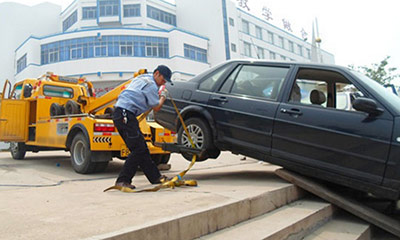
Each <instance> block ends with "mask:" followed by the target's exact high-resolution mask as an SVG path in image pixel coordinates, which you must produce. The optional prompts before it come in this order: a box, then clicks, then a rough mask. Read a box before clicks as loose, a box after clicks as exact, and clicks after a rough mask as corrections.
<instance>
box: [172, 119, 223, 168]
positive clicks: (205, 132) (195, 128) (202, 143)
mask: <svg viewBox="0 0 400 240" xmlns="http://www.w3.org/2000/svg"><path fill="white" fill-rule="evenodd" d="M185 125H186V127H187V129H188V132H189V134H190V136H191V138H192V140H193V144H194V145H195V148H198V149H203V150H205V151H204V154H203V155H202V156H200V157H199V158H197V159H196V161H204V160H207V159H208V158H209V157H214V158H215V157H217V156H218V155H219V152H220V151H219V150H218V149H216V147H215V146H214V144H213V139H212V134H211V129H210V127H209V126H208V124H207V123H206V122H205V121H204V120H202V119H200V118H189V119H187V120H185ZM178 144H180V145H184V146H185V147H192V145H191V143H190V141H189V137H188V136H187V134H186V132H185V130H184V129H183V126H181V127H180V128H179V131H178ZM216 152H218V154H215V153H216ZM210 153H212V154H211V155H212V156H211V155H210ZM182 156H183V157H184V158H185V159H187V160H189V161H191V160H192V155H191V154H188V153H182Z"/></svg>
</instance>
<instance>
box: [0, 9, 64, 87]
mask: <svg viewBox="0 0 400 240" xmlns="http://www.w3.org/2000/svg"><path fill="white" fill-rule="evenodd" d="M60 13H61V7H60V6H58V5H55V4H51V3H42V4H38V5H36V6H33V7H29V6H25V5H22V4H18V3H10V2H6V3H0V23H1V24H0V32H1V33H2V37H1V38H0V53H1V58H0V69H1V71H0V86H1V87H2V86H3V84H4V80H5V79H9V80H11V81H14V74H15V73H16V72H15V71H16V61H17V60H18V59H15V58H14V57H15V56H14V51H15V49H16V48H17V47H18V46H20V45H21V44H22V43H23V42H24V41H25V40H26V39H27V38H28V37H29V36H31V35H36V36H45V35H48V34H52V33H56V32H59V31H60V30H61V28H60V25H59V20H58V19H59V17H60ZM27 57H28V58H29V57H30V56H29V55H28V56H27Z"/></svg>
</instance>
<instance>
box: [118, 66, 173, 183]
mask: <svg viewBox="0 0 400 240" xmlns="http://www.w3.org/2000/svg"><path fill="white" fill-rule="evenodd" d="M171 74H172V73H171V70H170V69H169V68H168V67H167V66H164V65H160V66H158V67H157V68H156V69H155V70H154V72H153V74H143V75H139V76H138V77H136V78H135V79H133V80H132V82H131V83H130V84H129V86H128V87H127V88H126V89H125V90H124V91H123V92H122V93H121V94H120V95H119V96H118V100H117V103H116V104H115V111H114V114H113V121H114V125H115V127H116V128H117V129H118V132H119V134H120V135H121V137H122V138H123V139H124V142H125V144H126V146H127V147H128V148H129V150H130V152H131V153H130V154H129V156H128V158H127V159H126V160H125V163H124V166H123V168H122V170H121V172H120V173H119V176H118V178H117V181H116V183H115V185H116V186H119V187H128V188H131V189H134V188H135V186H134V185H132V184H131V183H132V178H133V177H134V176H135V174H136V171H137V168H138V166H140V168H141V169H142V170H143V173H144V174H145V175H146V177H147V179H148V180H149V181H150V182H151V183H153V184H155V183H160V182H161V181H162V180H166V176H162V175H161V174H160V171H159V170H158V168H157V166H156V165H155V163H154V162H153V160H152V159H151V156H150V152H149V149H148V148H147V144H146V141H145V139H144V137H143V134H142V132H141V131H140V128H139V123H138V121H137V119H136V117H138V116H139V115H140V114H142V113H144V112H146V111H147V110H149V109H150V108H152V109H153V110H154V111H158V110H160V109H161V107H162V105H163V104H164V102H165V99H166V98H167V92H166V89H165V90H163V91H162V92H161V93H160V95H159V94H158V89H159V87H160V86H162V85H165V83H166V82H171Z"/></svg>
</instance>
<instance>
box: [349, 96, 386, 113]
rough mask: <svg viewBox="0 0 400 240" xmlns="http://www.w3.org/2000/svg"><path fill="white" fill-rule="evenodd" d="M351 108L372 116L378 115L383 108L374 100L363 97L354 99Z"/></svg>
mask: <svg viewBox="0 0 400 240" xmlns="http://www.w3.org/2000/svg"><path fill="white" fill-rule="evenodd" d="M353 108H354V109H355V110H357V111H361V112H366V113H368V114H369V115H372V116H378V115H381V114H382V113H383V109H381V108H379V107H378V104H377V103H376V101H375V100H373V99H370V98H365V97H359V98H356V99H354V101H353Z"/></svg>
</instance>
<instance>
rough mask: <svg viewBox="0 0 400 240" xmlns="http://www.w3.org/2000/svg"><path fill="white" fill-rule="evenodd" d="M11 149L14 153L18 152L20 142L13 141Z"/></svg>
mask: <svg viewBox="0 0 400 240" xmlns="http://www.w3.org/2000/svg"><path fill="white" fill-rule="evenodd" d="M10 150H11V152H12V153H13V154H17V153H18V143H15V142H11V143H10Z"/></svg>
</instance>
